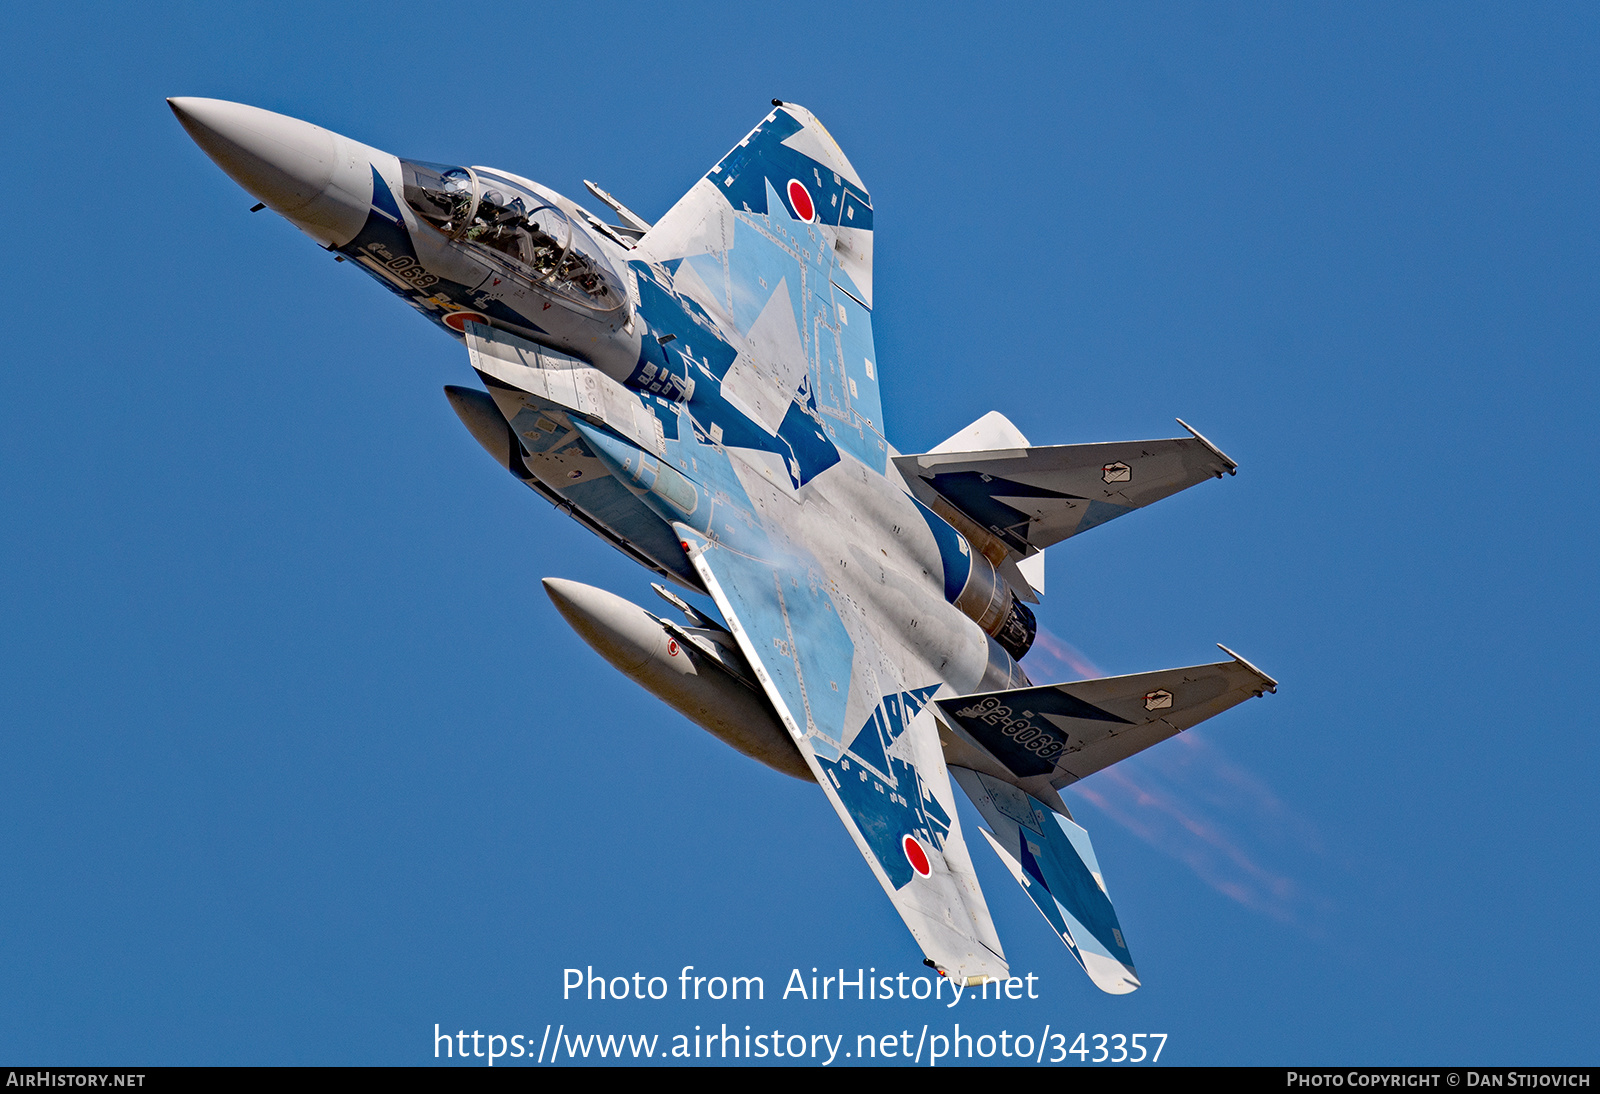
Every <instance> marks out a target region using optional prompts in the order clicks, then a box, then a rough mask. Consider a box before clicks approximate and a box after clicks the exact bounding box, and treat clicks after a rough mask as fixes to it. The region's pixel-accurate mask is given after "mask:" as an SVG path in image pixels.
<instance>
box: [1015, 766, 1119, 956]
mask: <svg viewBox="0 0 1600 1094" xmlns="http://www.w3.org/2000/svg"><path fill="white" fill-rule="evenodd" d="M1028 802H1029V804H1030V805H1032V806H1033V809H1034V815H1035V816H1036V817H1042V818H1043V819H1042V821H1041V822H1040V829H1041V830H1040V831H1039V832H1038V833H1037V835H1038V838H1039V842H1038V843H1036V844H1033V846H1030V840H1029V838H1028V837H1029V836H1030V834H1032V833H1030V832H1029V831H1028V829H1026V828H1022V827H1020V826H1019V827H1018V835H1017V844H1018V846H1017V847H1016V848H1015V849H1014V850H1015V852H1016V854H1017V858H1018V861H1019V862H1020V863H1021V865H1022V871H1023V873H1024V874H1025V875H1026V876H1027V878H1028V879H1029V881H1031V882H1032V884H1030V885H1028V886H1027V887H1026V888H1027V892H1028V896H1029V897H1030V898H1031V899H1032V900H1033V902H1034V904H1035V905H1036V906H1037V907H1038V909H1039V910H1040V911H1041V912H1043V913H1044V917H1045V919H1047V920H1048V921H1049V922H1050V925H1051V926H1052V927H1054V928H1055V931H1056V933H1057V934H1059V935H1060V936H1061V938H1062V941H1064V942H1065V943H1066V944H1067V948H1068V949H1070V950H1071V951H1072V956H1073V957H1075V958H1077V959H1078V963H1079V964H1080V965H1081V964H1083V953H1082V952H1080V951H1085V950H1086V951H1088V952H1090V953H1100V954H1102V955H1104V956H1107V957H1112V958H1115V959H1116V960H1117V961H1119V962H1121V963H1122V964H1124V965H1127V966H1130V967H1131V966H1132V965H1133V955H1132V954H1131V953H1129V952H1128V947H1127V945H1126V944H1124V942H1123V941H1122V937H1121V935H1122V924H1121V923H1120V922H1118V920H1117V911H1116V909H1115V908H1114V907H1112V905H1111V898H1110V897H1109V896H1107V895H1106V893H1105V890H1103V889H1102V888H1100V884H1099V883H1098V882H1097V881H1096V880H1095V877H1094V875H1095V873H1097V872H1099V868H1100V864H1099V863H1098V862H1097V861H1096V860H1095V855H1094V848H1093V846H1092V845H1090V843H1089V837H1088V833H1086V832H1084V830H1083V829H1082V828H1079V827H1078V826H1077V825H1076V824H1073V823H1072V822H1071V821H1069V820H1066V819H1065V818H1064V817H1061V816H1060V815H1058V814H1057V813H1056V812H1055V811H1054V810H1052V809H1050V808H1049V807H1048V806H1046V805H1045V804H1044V803H1043V802H1041V801H1039V800H1038V799H1037V798H1034V797H1032V796H1031V795H1030V796H1029V798H1028ZM1080 845H1081V846H1080ZM1034 847H1037V848H1038V852H1037V853H1035V851H1034ZM1086 859H1087V862H1086V861H1085V860H1086ZM1041 890H1042V891H1041Z"/></svg>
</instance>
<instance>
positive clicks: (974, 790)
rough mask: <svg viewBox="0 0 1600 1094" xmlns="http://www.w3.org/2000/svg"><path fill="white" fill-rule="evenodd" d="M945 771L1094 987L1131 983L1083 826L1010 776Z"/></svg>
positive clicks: (1128, 957)
mask: <svg viewBox="0 0 1600 1094" xmlns="http://www.w3.org/2000/svg"><path fill="white" fill-rule="evenodd" d="M950 774H951V775H952V776H953V777H954V778H955V780H956V782H958V783H960V784H961V789H962V790H965V791H966V792H967V797H969V798H971V799H972V804H973V805H975V806H977V807H978V812H979V813H980V814H982V816H983V819H984V820H985V821H987V822H988V824H989V827H990V829H992V832H984V833H983V834H984V835H985V836H986V837H988V840H989V846H990V847H993V848H994V850H995V854H997V855H999V856H1000V861H1001V862H1004V863H1005V864H1006V866H1007V868H1009V869H1010V871H1011V876H1012V877H1014V878H1016V879H1017V884H1018V885H1021V886H1022V888H1023V891H1025V892H1026V893H1027V894H1028V896H1029V897H1030V898H1032V900H1033V903H1034V904H1035V905H1036V906H1037V907H1038V909H1039V911H1040V912H1042V913H1043V914H1044V918H1045V919H1046V921H1048V922H1049V924H1050V926H1051V927H1052V928H1053V929H1054V930H1055V932H1056V934H1058V935H1060V936H1061V940H1062V941H1063V942H1065V943H1066V944H1067V949H1069V950H1071V951H1072V956H1073V957H1076V958H1077V959H1078V963H1079V964H1080V965H1082V966H1083V971H1084V972H1086V973H1088V974H1089V979H1090V980H1093V981H1094V985H1095V987H1097V988H1099V989H1100V990H1101V991H1104V992H1109V993H1110V994H1112V995H1126V994H1127V993H1128V992H1130V991H1133V990H1134V989H1135V988H1137V987H1138V986H1139V974H1138V972H1137V971H1135V970H1134V967H1133V955H1132V954H1130V953H1129V952H1128V944H1127V943H1126V942H1125V941H1124V940H1123V937H1122V925H1121V924H1120V923H1118V922H1117V910H1116V909H1115V908H1113V907H1112V906H1111V896H1110V894H1109V893H1108V892H1107V891H1106V883H1105V878H1104V877H1102V876H1101V874H1100V863H1099V861H1098V860H1097V859H1096V858H1095V854H1094V845H1093V844H1091V843H1090V842H1089V833H1088V832H1085V831H1084V830H1083V829H1082V828H1080V827H1078V825H1076V824H1074V823H1073V822H1072V821H1070V820H1068V819H1067V818H1066V817H1063V816H1062V815H1061V814H1060V813H1057V812H1056V811H1055V810H1053V809H1051V808H1050V807H1049V806H1048V805H1046V804H1045V803H1044V802H1042V801H1040V800H1039V799H1037V798H1035V797H1033V796H1032V795H1031V794H1026V793H1024V792H1023V791H1021V790H1019V789H1017V788H1016V787H1015V786H1012V785H1011V784H1010V783H1007V782H1002V781H1001V780H999V779H996V778H994V777H993V776H990V775H982V774H979V773H978V772H976V771H969V770H968V769H967V768H964V767H952V768H951V769H950ZM980 831H982V829H980Z"/></svg>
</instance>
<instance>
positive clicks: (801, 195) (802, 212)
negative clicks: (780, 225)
mask: <svg viewBox="0 0 1600 1094" xmlns="http://www.w3.org/2000/svg"><path fill="white" fill-rule="evenodd" d="M789 204H790V205H793V206H794V215H795V216H797V217H799V218H800V219H801V220H805V221H810V220H815V219H816V216H817V207H816V206H815V205H813V204H812V203H811V191H809V190H807V189H806V188H805V184H804V183H802V182H801V181H800V180H799V179H790V180H789Z"/></svg>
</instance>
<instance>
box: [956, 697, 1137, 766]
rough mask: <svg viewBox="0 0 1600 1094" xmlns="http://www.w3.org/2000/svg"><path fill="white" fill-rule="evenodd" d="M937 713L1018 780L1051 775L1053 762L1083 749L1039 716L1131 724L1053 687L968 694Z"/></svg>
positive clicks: (1062, 730)
mask: <svg viewBox="0 0 1600 1094" xmlns="http://www.w3.org/2000/svg"><path fill="white" fill-rule="evenodd" d="M939 709H940V710H942V711H944V713H945V715H946V716H948V717H949V718H950V720H951V721H953V722H954V723H956V724H957V725H959V726H960V727H961V728H962V729H964V730H965V731H966V732H967V733H968V734H970V735H971V736H972V739H973V740H975V741H977V742H978V743H979V744H981V745H982V746H983V747H984V748H986V749H988V750H989V752H990V753H992V754H993V755H994V756H995V758H996V759H998V760H999V761H1000V762H1001V763H1003V764H1005V765H1006V767H1008V768H1010V769H1011V771H1012V772H1013V773H1015V774H1017V775H1019V776H1021V777H1023V778H1029V777H1032V776H1035V775H1048V774H1050V773H1051V772H1052V771H1054V770H1055V768H1056V761H1057V760H1059V759H1060V758H1061V757H1062V756H1064V755H1066V754H1067V753H1069V752H1076V751H1077V749H1078V748H1080V747H1082V746H1081V745H1075V744H1074V742H1073V740H1072V738H1071V736H1070V735H1069V734H1068V733H1067V731H1066V730H1064V729H1062V728H1060V727H1059V726H1057V725H1054V724H1052V723H1051V722H1050V721H1049V720H1048V719H1046V718H1044V717H1041V715H1046V714H1054V715H1058V716H1060V717H1063V718H1082V719H1085V720H1088V721H1094V722H1113V723H1116V724H1117V725H1132V724H1133V723H1132V722H1130V721H1128V719H1126V718H1121V717H1118V716H1117V715H1115V714H1112V713H1111V712H1110V711H1105V710H1101V709H1100V708H1099V707H1097V706H1094V705H1093V704H1091V703H1086V702H1084V701H1083V700H1082V699H1079V698H1077V697H1076V696H1072V695H1068V694H1066V693H1065V692H1061V691H1057V690H1056V689H1055V688H1053V687H1038V688H1018V689H1014V690H1012V691H1002V692H994V693H991V694H987V695H967V696H962V697H961V698H959V699H952V700H945V701H941V702H940V703H939Z"/></svg>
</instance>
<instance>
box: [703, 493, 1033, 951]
mask: <svg viewBox="0 0 1600 1094" xmlns="http://www.w3.org/2000/svg"><path fill="white" fill-rule="evenodd" d="M674 527H675V528H676V530H677V532H678V535H679V536H680V537H681V538H682V540H683V544H684V549H685V551H686V552H687V553H688V556H689V559H690V562H691V563H692V564H693V565H694V567H695V569H696V571H697V572H698V573H699V575H700V578H701V581H702V582H703V583H704V585H705V587H706V588H707V589H708V590H709V591H710V593H711V596H712V598H713V599H714V600H715V601H716V603H717V607H718V609H720V610H721V612H722V615H723V618H724V619H725V620H726V621H727V623H728V627H729V630H730V631H732V633H733V636H734V638H735V640H736V641H737V642H738V644H739V648H740V650H741V652H743V653H744V655H745V657H746V658H747V659H748V660H749V662H750V665H751V666H752V668H753V669H754V670H755V674H756V677H757V679H758V680H759V681H760V683H761V686H762V688H763V689H764V690H765V692H766V694H767V697H768V698H769V699H771V700H772V704H773V707H774V708H775V709H776V711H777V713H778V717H779V720H780V721H781V722H782V723H783V725H784V727H785V728H787V729H788V731H789V733H790V735H791V736H792V737H793V738H794V741H795V744H796V745H797V746H798V747H799V749H800V753H801V755H802V756H804V757H805V760H806V763H807V765H808V766H810V768H811V770H812V773H813V774H814V776H815V777H816V780H817V783H818V784H819V785H820V786H821V787H822V789H823V792H824V793H825V794H826V795H827V797H828V801H829V803H830V804H832V806H833V808H834V811H835V812H836V813H837V814H838V815H839V819H840V820H841V821H842V822H843V823H844V826H845V829H846V830H847V831H848V832H849V833H850V836H851V838H852V839H853V840H854V841H855V844H856V847H857V848H858V849H859V850H860V852H861V854H862V857H864V858H865V859H866V860H867V864H868V866H870V867H871V868H872V872H873V875H874V876H875V877H876V878H877V879H878V882H879V884H880V885H882V886H883V890H884V892H885V893H887V894H888V896H889V899H890V901H891V902H892V903H893V904H894V907H895V910H896V911H897V912H899V913H900V917H901V918H902V919H903V920H905V924H906V926H907V927H909V928H910V930H911V934H912V936H913V937H914V938H915V939H916V940H917V942H918V944H919V945H920V946H921V947H922V951H923V953H924V954H925V955H926V956H927V958H928V961H929V962H930V963H931V964H933V965H934V966H935V967H937V968H938V969H939V970H940V971H942V972H944V973H946V974H947V975H949V976H951V977H953V978H955V979H956V980H957V981H958V982H962V983H972V982H975V981H976V980H978V979H980V978H983V977H989V978H1004V977H1006V976H1007V975H1008V969H1007V965H1006V961H1005V956H1004V954H1003V952H1002V950H1001V946H1000V939H999V936H998V935H997V934H996V932H995V929H994V923H993V921H992V920H991V919H990V916H989V909H988V906H987V905H986V904H985V903H984V899H983V892H982V890H981V889H980V888H979V886H978V879H977V874H976V871H975V870H974V869H973V866H972V859H971V856H970V855H969V854H968V853H967V848H966V843H965V842H964V840H963V839H962V836H961V825H960V822H959V820H958V819H957V817H956V811H955V801H954V797H953V796H952V795H951V792H950V781H949V777H948V774H947V771H946V768H945V764H944V757H943V753H942V751H941V749H940V746H939V741H938V736H937V733H936V731H935V729H934V726H933V721H932V718H931V716H928V715H925V714H924V710H925V707H926V706H927V703H928V700H929V698H930V697H931V696H932V695H933V693H934V692H935V691H936V690H937V689H938V687H939V683H938V682H937V681H934V682H933V683H932V684H931V685H930V684H926V683H921V684H920V686H915V685H908V684H907V682H906V681H903V680H900V679H898V678H897V676H896V675H895V667H894V665H893V663H892V659H891V658H889V657H886V656H884V653H883V651H882V650H881V649H879V648H876V643H874V642H873V641H872V640H871V637H870V635H869V634H867V633H866V632H865V631H864V630H863V629H862V628H860V627H853V628H852V627H847V626H846V625H845V623H844V622H843V621H842V620H841V619H840V615H841V608H840V607H839V606H838V605H837V604H836V603H835V601H834V598H833V596H832V594H831V590H830V588H829V583H828V582H827V581H826V580H825V579H823V578H822V576H821V567H820V566H818V565H816V563H815V562H814V561H813V560H809V559H808V558H807V557H806V556H805V555H804V554H803V553H801V552H800V551H799V550H798V549H797V548H795V547H794V546H793V545H792V544H791V545H789V546H788V547H787V548H786V549H778V548H776V547H775V545H774V546H772V547H770V548H767V549H763V550H762V551H761V552H760V553H762V554H764V555H768V556H769V557H755V556H754V554H752V553H750V552H749V551H748V550H743V551H742V550H736V549H734V548H733V547H731V546H729V545H727V544H724V543H722V542H720V541H717V540H711V539H708V538H706V537H704V536H702V535H700V534H699V533H697V532H695V531H694V530H693V529H691V528H689V527H688V526H687V525H684V524H678V525H675V526H674ZM747 546H748V544H747ZM851 730H854V732H851Z"/></svg>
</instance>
